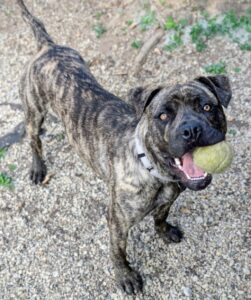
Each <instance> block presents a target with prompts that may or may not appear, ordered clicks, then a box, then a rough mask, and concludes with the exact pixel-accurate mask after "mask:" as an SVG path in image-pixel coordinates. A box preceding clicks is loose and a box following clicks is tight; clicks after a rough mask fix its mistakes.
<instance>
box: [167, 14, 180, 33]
mask: <svg viewBox="0 0 251 300" xmlns="http://www.w3.org/2000/svg"><path fill="white" fill-rule="evenodd" d="M177 27H178V25H177V23H176V22H175V21H174V19H173V17H172V16H169V17H167V19H166V22H165V24H164V29H165V30H170V29H177Z"/></svg>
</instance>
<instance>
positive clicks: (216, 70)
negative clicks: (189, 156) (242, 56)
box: [204, 61, 227, 75]
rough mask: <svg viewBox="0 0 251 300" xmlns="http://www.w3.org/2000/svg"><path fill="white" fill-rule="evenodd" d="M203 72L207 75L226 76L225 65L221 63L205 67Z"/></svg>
mask: <svg viewBox="0 0 251 300" xmlns="http://www.w3.org/2000/svg"><path fill="white" fill-rule="evenodd" d="M204 70H205V71H206V72H207V73H210V74H214V75H218V74H226V73H227V72H226V64H225V63H224V62H223V61H220V62H219V63H216V64H211V65H207V66H205V67H204Z"/></svg>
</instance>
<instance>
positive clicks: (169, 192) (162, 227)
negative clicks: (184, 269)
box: [153, 183, 183, 243]
mask: <svg viewBox="0 0 251 300" xmlns="http://www.w3.org/2000/svg"><path fill="white" fill-rule="evenodd" d="M179 194H180V188H179V186H178V185H177V184H176V183H170V184H168V185H165V186H163V188H162V189H161V190H160V191H159V194H158V198H157V207H156V208H155V209H154V210H153V217H154V223H155V229H156V231H157V233H158V234H159V235H160V236H161V237H162V238H163V239H164V241H166V242H170V241H171V242H175V243H179V242H180V241H181V239H182V236H183V234H182V232H181V231H180V229H179V228H178V227H175V226H173V225H171V224H169V223H167V222H166V218H167V216H168V214H169V210H170V208H171V206H172V204H173V202H174V201H175V200H176V199H177V197H178V196H179Z"/></svg>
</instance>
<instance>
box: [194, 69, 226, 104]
mask: <svg viewBox="0 0 251 300" xmlns="http://www.w3.org/2000/svg"><path fill="white" fill-rule="evenodd" d="M195 81H198V82H200V83H202V84H204V85H205V86H206V87H207V88H208V89H209V90H210V91H211V92H212V93H213V94H214V95H215V96H216V97H217V99H218V100H219V101H220V103H221V105H223V106H224V107H225V108H227V106H228V104H229V101H230V100H231V98H232V90H231V86H230V82H229V79H228V77H227V76H224V75H217V76H207V77H204V76H201V77H197V78H195Z"/></svg>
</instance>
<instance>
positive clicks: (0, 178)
mask: <svg viewBox="0 0 251 300" xmlns="http://www.w3.org/2000/svg"><path fill="white" fill-rule="evenodd" d="M0 186H2V187H5V188H9V189H13V188H14V185H13V181H12V179H11V177H9V176H8V175H7V174H5V173H0Z"/></svg>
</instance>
